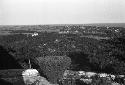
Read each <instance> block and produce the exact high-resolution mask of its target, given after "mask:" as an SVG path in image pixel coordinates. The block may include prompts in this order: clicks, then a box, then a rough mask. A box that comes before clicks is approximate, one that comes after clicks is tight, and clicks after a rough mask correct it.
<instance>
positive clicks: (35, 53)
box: [0, 31, 125, 74]
mask: <svg viewBox="0 0 125 85" xmlns="http://www.w3.org/2000/svg"><path fill="white" fill-rule="evenodd" d="M113 36H114V35H113ZM0 41H1V42H0V46H1V47H2V48H4V49H5V50H6V52H7V53H8V55H11V56H10V57H12V58H14V59H15V60H16V61H17V62H18V63H19V64H20V65H21V66H22V67H23V68H29V67H28V59H31V63H32V66H33V68H39V66H38V64H37V61H36V57H45V56H64V55H67V56H69V57H70V58H71V60H72V64H71V67H70V69H72V70H86V71H95V72H106V73H115V74H125V73H124V72H125V68H124V67H125V61H124V60H125V57H124V56H125V44H124V43H125V38H124V31H121V32H120V34H119V35H118V36H117V35H115V36H114V37H111V39H109V40H96V39H93V38H87V37H80V36H79V35H77V34H58V33H56V32H51V33H50V32H49V33H48V32H43V33H40V34H39V36H35V37H32V36H27V35H23V34H14V35H6V36H0ZM0 56H3V54H1V55H0ZM5 57H6V56H5ZM12 68H13V67H12ZM107 69H108V70H107Z"/></svg>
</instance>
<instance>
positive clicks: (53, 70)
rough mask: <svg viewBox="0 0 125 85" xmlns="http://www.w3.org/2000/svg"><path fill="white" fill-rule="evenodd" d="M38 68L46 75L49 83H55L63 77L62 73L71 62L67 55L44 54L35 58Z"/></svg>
mask: <svg viewBox="0 0 125 85" xmlns="http://www.w3.org/2000/svg"><path fill="white" fill-rule="evenodd" d="M36 59H37V61H38V64H39V66H40V70H41V71H43V73H44V74H45V75H46V76H47V77H48V79H49V81H50V82H51V83H55V84H56V83H57V81H58V80H59V79H61V78H62V77H63V73H64V71H65V70H66V69H68V67H69V66H70V64H71V59H70V58H69V57H67V56H45V57H38V58H36Z"/></svg>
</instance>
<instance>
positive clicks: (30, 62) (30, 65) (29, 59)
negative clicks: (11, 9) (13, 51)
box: [29, 59, 31, 69]
mask: <svg viewBox="0 0 125 85" xmlns="http://www.w3.org/2000/svg"><path fill="white" fill-rule="evenodd" d="M29 67H30V69H31V62H30V59H29Z"/></svg>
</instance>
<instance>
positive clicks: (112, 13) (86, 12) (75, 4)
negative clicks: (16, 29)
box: [0, 0, 125, 25]
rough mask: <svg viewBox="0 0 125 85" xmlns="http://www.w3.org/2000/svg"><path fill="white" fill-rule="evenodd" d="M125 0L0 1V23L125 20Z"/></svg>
mask: <svg viewBox="0 0 125 85" xmlns="http://www.w3.org/2000/svg"><path fill="white" fill-rule="evenodd" d="M124 9H125V0H0V25H37V24H86V23H125V10H124Z"/></svg>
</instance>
